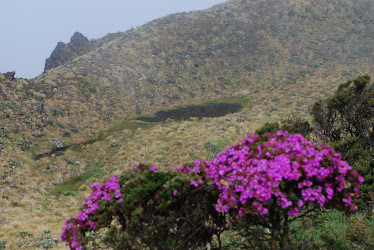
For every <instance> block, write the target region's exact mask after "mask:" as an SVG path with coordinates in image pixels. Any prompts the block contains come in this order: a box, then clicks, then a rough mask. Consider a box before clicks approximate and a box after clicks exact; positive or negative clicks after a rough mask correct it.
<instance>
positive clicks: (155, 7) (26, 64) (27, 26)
mask: <svg viewBox="0 0 374 250" xmlns="http://www.w3.org/2000/svg"><path fill="white" fill-rule="evenodd" d="M0 1H1V4H0V6H1V7H0V9H1V14H0V72H1V73H5V72H8V71H16V76H17V77H22V78H33V77H36V76H38V75H40V74H41V73H42V72H43V70H44V63H45V59H46V58H48V57H49V56H50V54H51V53H52V51H53V50H54V48H55V47H56V45H57V43H58V42H64V43H68V42H69V41H70V38H71V36H72V35H73V34H74V32H75V31H79V32H81V33H82V34H83V35H85V36H86V37H88V39H92V38H93V39H97V38H101V37H103V36H105V35H106V34H108V33H115V32H118V31H126V30H128V29H130V28H131V27H134V28H135V27H136V26H140V25H142V24H145V23H147V22H148V21H152V20H154V19H156V18H158V17H162V16H166V15H168V14H171V13H176V12H182V11H186V12H188V11H192V10H201V9H205V8H209V7H211V6H213V5H215V4H218V3H222V2H225V0H0Z"/></svg>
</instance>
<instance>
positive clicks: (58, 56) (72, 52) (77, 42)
mask: <svg viewBox="0 0 374 250" xmlns="http://www.w3.org/2000/svg"><path fill="white" fill-rule="evenodd" d="M91 47H92V46H91V43H90V41H89V40H88V38H87V37H85V36H84V35H83V34H82V33H80V32H75V33H74V35H73V36H72V37H71V39H70V42H69V43H67V44H65V43H63V42H58V43H57V46H56V48H55V49H54V50H53V52H52V54H51V56H50V57H49V58H48V59H46V61H45V66H44V73H45V72H47V71H48V70H50V69H53V68H57V67H58V66H61V65H63V64H66V63H69V62H71V61H73V60H74V59H75V58H76V57H78V56H81V55H83V54H85V53H87V52H89V51H91Z"/></svg>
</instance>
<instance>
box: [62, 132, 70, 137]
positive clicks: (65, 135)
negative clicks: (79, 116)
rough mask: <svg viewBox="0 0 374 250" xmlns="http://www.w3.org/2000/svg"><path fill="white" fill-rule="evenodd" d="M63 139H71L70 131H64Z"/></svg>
mask: <svg viewBox="0 0 374 250" xmlns="http://www.w3.org/2000/svg"><path fill="white" fill-rule="evenodd" d="M62 136H63V137H71V134H70V132H69V131H64V133H63V134H62Z"/></svg>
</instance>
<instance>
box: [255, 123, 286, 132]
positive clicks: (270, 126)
mask: <svg viewBox="0 0 374 250" xmlns="http://www.w3.org/2000/svg"><path fill="white" fill-rule="evenodd" d="M278 130H280V125H279V123H278V122H266V123H265V124H264V125H262V127H261V128H259V129H257V130H256V132H255V133H256V134H258V135H262V134H264V133H271V134H274V133H275V132H277V131H278Z"/></svg>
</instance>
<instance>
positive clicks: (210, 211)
mask: <svg viewBox="0 0 374 250" xmlns="http://www.w3.org/2000/svg"><path fill="white" fill-rule="evenodd" d="M194 179H196V180H197V181H199V183H200V182H201V180H200V179H201V177H199V176H198V173H195V174H192V173H191V174H184V173H181V172H178V171H175V170H173V169H169V170H168V171H161V170H159V169H158V168H157V167H156V166H148V165H143V164H137V165H136V166H135V167H134V169H133V171H131V172H128V173H126V174H125V175H124V176H122V177H120V178H119V179H118V178H117V177H116V176H113V177H112V178H111V179H109V180H108V181H107V182H106V183H105V184H103V185H99V184H93V185H92V189H93V192H92V194H91V195H90V196H89V197H87V198H86V199H85V200H84V202H83V204H82V210H83V211H82V213H81V214H80V215H79V216H77V217H75V218H72V219H68V220H67V221H66V222H65V224H66V226H65V228H64V229H63V231H62V236H61V238H62V240H63V241H65V242H66V243H67V245H68V246H69V247H70V248H71V249H87V248H114V249H133V248H137V249H143V248H147V247H149V248H151V249H169V248H173V249H179V248H196V247H198V246H202V245H204V244H206V243H207V242H209V241H211V240H212V236H213V234H214V233H216V232H217V230H219V229H220V227H221V226H222V225H223V224H224V223H225V220H224V216H223V215H222V214H220V213H219V212H218V211H216V209H215V207H214V203H215V201H216V200H217V198H218V192H214V190H213V188H212V187H210V186H208V185H191V184H190V182H193V181H194ZM123 194H126V195H123Z"/></svg>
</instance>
